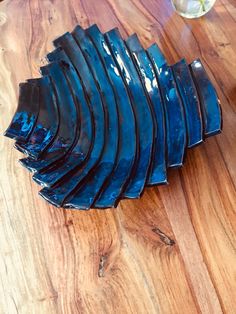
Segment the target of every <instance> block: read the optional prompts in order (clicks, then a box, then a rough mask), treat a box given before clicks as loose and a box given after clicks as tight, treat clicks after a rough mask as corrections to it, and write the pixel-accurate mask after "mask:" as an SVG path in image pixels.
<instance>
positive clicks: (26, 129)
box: [4, 83, 39, 142]
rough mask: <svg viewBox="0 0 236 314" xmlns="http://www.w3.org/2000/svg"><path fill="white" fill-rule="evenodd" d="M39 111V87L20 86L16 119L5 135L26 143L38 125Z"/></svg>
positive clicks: (27, 84)
mask: <svg viewBox="0 0 236 314" xmlns="http://www.w3.org/2000/svg"><path fill="white" fill-rule="evenodd" d="M38 111H39V91H38V87H37V86H36V85H34V84H31V83H21V84H19V100H18V106H17V109H16V112H15V114H14V117H13V119H12V121H11V123H10V125H9V127H8V128H7V130H6V131H5V133H4V135H5V136H7V137H10V138H13V139H16V140H18V141H22V142H25V141H26V140H27V138H28V137H29V136H30V134H31V132H32V130H33V127H34V125H35V123H36V120H37V117H38Z"/></svg>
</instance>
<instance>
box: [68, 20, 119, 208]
mask: <svg viewBox="0 0 236 314" xmlns="http://www.w3.org/2000/svg"><path fill="white" fill-rule="evenodd" d="M72 35H73V36H74V38H75V40H76V42H77V44H78V45H79V47H80V49H81V51H82V52H83V54H84V57H85V59H86V61H87V63H88V65H89V67H90V69H91V72H92V74H93V76H94V79H95V81H96V83H97V85H98V86H99V88H100V90H101V94H102V99H103V104H104V105H105V108H106V112H107V122H108V124H107V135H106V141H105V147H104V151H103V154H102V157H101V159H100V161H99V164H98V166H97V167H96V168H95V169H94V171H93V173H92V174H91V175H90V177H89V179H88V180H87V181H86V184H84V185H81V186H79V187H78V188H77V189H76V190H75V191H73V193H72V194H71V195H70V196H69V197H68V198H67V199H66V201H65V202H64V204H63V206H64V207H69V208H70V207H72V208H80V209H89V208H90V207H91V205H92V204H93V203H94V201H95V199H96V197H97V195H98V193H99V191H100V190H101V189H102V187H103V186H104V183H105V182H106V180H107V179H108V178H109V176H111V175H113V173H112V172H113V169H114V167H115V164H116V159H117V158H116V157H117V150H118V140H119V129H118V115H117V104H116V99H115V95H114V92H113V89H112V86H111V84H110V82H109V79H108V77H107V74H106V71H105V69H104V67H103V64H102V62H101V60H100V57H99V55H98V53H97V51H96V49H95V47H94V45H93V43H92V42H91V40H90V38H88V36H87V35H86V33H85V31H84V30H83V29H82V28H81V27H79V26H77V27H76V28H75V29H74V31H73V32H72Z"/></svg>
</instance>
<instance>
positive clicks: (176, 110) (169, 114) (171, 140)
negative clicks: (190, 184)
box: [147, 44, 187, 167]
mask: <svg viewBox="0 0 236 314" xmlns="http://www.w3.org/2000/svg"><path fill="white" fill-rule="evenodd" d="M147 52H148V55H149V57H150V60H151V62H152V64H153V66H154V69H155V73H156V75H157V78H158V82H159V86H160V90H161V94H162V101H163V104H164V108H165V117H166V138H167V165H168V166H169V167H179V166H182V165H183V158H184V153H185V148H186V142H187V139H186V125H185V117H184V109H183V105H182V101H181V99H180V96H179V94H178V91H177V87H176V84H175V80H174V77H173V73H172V70H171V67H170V66H168V64H167V62H166V60H165V58H164V56H163V54H162V52H161V51H160V49H159V48H158V46H157V45H156V44H153V45H152V46H151V47H149V48H148V49H147Z"/></svg>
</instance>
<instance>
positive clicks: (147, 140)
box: [105, 29, 154, 198]
mask: <svg viewBox="0 0 236 314" xmlns="http://www.w3.org/2000/svg"><path fill="white" fill-rule="evenodd" d="M105 38H106V40H107V42H108V44H109V47H110V49H111V51H112V54H113V57H114V59H115V60H116V63H117V67H118V68H119V70H120V73H122V76H123V78H124V80H125V82H126V85H127V87H128V90H129V92H130V97H131V100H132V107H133V111H134V113H135V119H136V125H137V137H136V140H137V142H138V144H139V146H138V148H139V150H138V151H137V152H136V158H137V160H136V163H135V166H134V168H133V173H132V177H131V179H130V182H129V184H128V186H127V188H126V190H125V191H124V193H123V197H127V198H137V197H140V195H141V193H142V191H143V189H144V186H145V183H146V181H147V177H148V170H149V166H150V163H151V156H152V147H153V138H154V126H153V120H152V113H151V109H150V107H149V103H148V101H147V99H146V95H145V92H144V89H143V86H142V83H141V81H140V79H139V76H138V73H137V70H136V68H135V66H134V64H133V62H132V58H131V56H130V53H129V51H128V49H127V47H126V46H125V44H124V41H123V40H122V38H121V36H120V34H119V31H118V29H113V30H111V31H109V32H108V33H106V34H105Z"/></svg>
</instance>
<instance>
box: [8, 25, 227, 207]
mask: <svg viewBox="0 0 236 314" xmlns="http://www.w3.org/2000/svg"><path fill="white" fill-rule="evenodd" d="M54 45H55V47H56V49H55V50H54V51H52V52H51V53H49V54H48V55H47V58H48V61H49V64H47V65H46V66H43V67H41V69H40V70H41V74H42V77H40V78H36V79H29V80H28V81H27V82H25V83H21V84H20V91H19V102H18V107H17V110H16V113H15V115H14V117H13V119H12V122H11V124H10V126H9V127H8V129H7V130H6V132H5V135H6V136H8V137H10V138H13V139H15V140H16V143H15V148H17V149H18V150H20V151H21V152H23V153H24V154H26V155H27V157H26V158H23V159H21V160H20V163H21V164H22V165H23V166H24V167H26V168H27V169H28V170H30V171H32V172H33V179H34V180H35V181H36V182H37V183H39V184H40V185H41V186H42V187H43V189H42V190H41V191H40V192H39V194H40V195H41V196H42V197H44V198H45V199H46V200H47V201H48V202H50V203H51V204H53V205H55V206H58V207H65V208H78V209H89V208H91V207H94V208H107V207H115V206H116V205H117V204H118V202H119V200H120V199H122V198H138V197H140V196H141V194H142V192H143V190H144V187H145V185H157V184H166V183H167V168H168V167H180V166H182V165H183V160H184V156H185V150H186V147H188V148H190V147H194V146H196V145H198V144H200V143H202V142H203V140H204V139H205V138H206V137H207V136H210V135H214V134H217V133H219V132H220V131H221V124H222V119H221V110H220V104H219V100H218V97H217V94H216V91H215V89H214V87H213V85H212V83H211V82H210V80H209V78H208V76H207V73H206V71H205V69H204V67H203V65H202V63H201V61H200V60H195V61H193V62H192V63H191V64H190V65H188V64H187V63H186V61H185V60H184V59H183V60H181V61H179V62H178V63H176V64H174V65H172V66H170V65H168V64H167V61H166V59H165V57H164V55H163V54H162V52H161V51H160V49H159V48H158V46H157V45H156V44H153V45H152V46H151V47H149V48H148V49H147V50H145V49H144V48H143V47H142V45H141V43H140V41H139V39H138V37H137V35H132V36H130V37H129V38H128V39H127V40H123V39H122V38H121V36H120V34H119V31H118V29H112V30H111V31H109V32H107V33H105V34H102V33H101V32H100V30H99V29H98V27H97V26H96V25H93V26H91V27H89V28H88V29H86V30H83V29H82V28H81V27H80V26H77V27H76V28H75V29H74V31H73V32H72V33H66V34H64V35H62V36H61V37H59V38H57V39H56V40H55V41H54Z"/></svg>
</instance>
